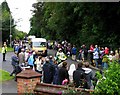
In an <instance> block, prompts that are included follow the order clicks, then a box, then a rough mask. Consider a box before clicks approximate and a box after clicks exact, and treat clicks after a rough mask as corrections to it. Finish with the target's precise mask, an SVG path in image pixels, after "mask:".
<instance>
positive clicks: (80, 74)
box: [73, 62, 85, 87]
mask: <svg viewBox="0 0 120 95" xmlns="http://www.w3.org/2000/svg"><path fill="white" fill-rule="evenodd" d="M84 78H85V71H84V70H83V69H82V62H80V63H78V67H77V69H76V70H75V71H74V72H73V82H74V84H75V87H84V85H83V80H84Z"/></svg>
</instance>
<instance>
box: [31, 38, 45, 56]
mask: <svg viewBox="0 0 120 95" xmlns="http://www.w3.org/2000/svg"><path fill="white" fill-rule="evenodd" d="M31 44H32V50H37V51H38V54H40V55H42V56H47V40H46V39H45V38H34V39H32V43H31Z"/></svg>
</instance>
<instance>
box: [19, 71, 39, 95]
mask: <svg viewBox="0 0 120 95" xmlns="http://www.w3.org/2000/svg"><path fill="white" fill-rule="evenodd" d="M40 76H41V74H39V73H37V72H35V71H34V70H31V69H29V70H24V71H22V72H21V73H20V74H18V75H17V89H18V90H17V92H18V95H22V94H23V93H34V89H35V86H36V84H37V83H38V82H40Z"/></svg>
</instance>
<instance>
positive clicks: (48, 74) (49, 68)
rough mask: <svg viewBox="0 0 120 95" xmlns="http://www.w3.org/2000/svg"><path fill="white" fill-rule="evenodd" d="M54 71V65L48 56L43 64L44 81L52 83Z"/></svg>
mask: <svg viewBox="0 0 120 95" xmlns="http://www.w3.org/2000/svg"><path fill="white" fill-rule="evenodd" d="M53 73H54V66H53V65H52V64H50V62H49V58H46V62H45V64H44V65H43V82H44V83H50V84H51V83H52V81H53V75H54V74H53Z"/></svg>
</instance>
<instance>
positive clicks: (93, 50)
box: [54, 41, 120, 69]
mask: <svg viewBox="0 0 120 95" xmlns="http://www.w3.org/2000/svg"><path fill="white" fill-rule="evenodd" d="M58 48H61V49H62V50H63V52H64V53H65V55H67V56H71V58H72V60H76V61H83V62H84V61H89V62H90V64H91V65H93V66H95V67H97V68H100V67H101V68H102V69H107V68H108V65H109V63H110V62H112V61H117V62H118V63H120V48H118V49H116V50H114V51H113V50H110V48H108V47H107V46H105V47H101V46H98V45H90V47H87V46H86V45H85V44H83V45H82V46H80V48H79V49H78V48H76V47H75V45H72V44H71V43H68V42H67V41H62V42H61V43H58V42H56V41H55V43H54V49H56V50H58Z"/></svg>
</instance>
